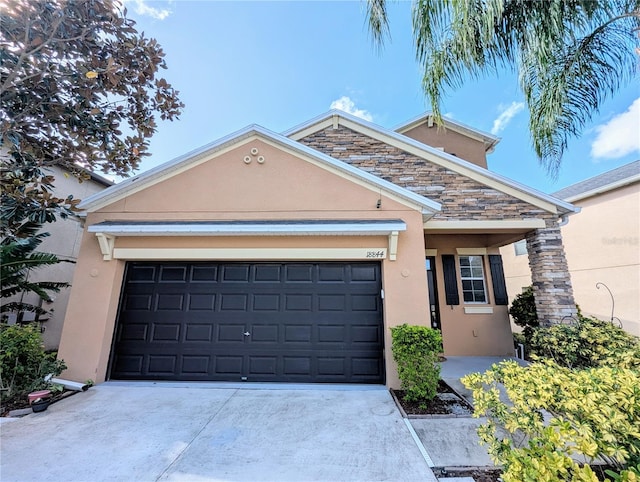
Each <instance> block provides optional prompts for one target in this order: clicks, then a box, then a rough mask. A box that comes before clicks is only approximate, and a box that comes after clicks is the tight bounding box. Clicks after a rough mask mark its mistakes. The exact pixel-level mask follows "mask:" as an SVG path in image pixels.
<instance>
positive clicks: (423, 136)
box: [403, 124, 487, 169]
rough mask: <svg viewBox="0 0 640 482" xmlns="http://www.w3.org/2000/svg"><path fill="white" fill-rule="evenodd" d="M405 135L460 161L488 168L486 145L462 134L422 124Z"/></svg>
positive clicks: (404, 133)
mask: <svg viewBox="0 0 640 482" xmlns="http://www.w3.org/2000/svg"><path fill="white" fill-rule="evenodd" d="M403 135H405V136H407V137H411V138H412V139H415V140H416V141H418V142H422V143H423V144H426V145H428V146H431V147H436V148H440V147H441V148H444V152H446V153H448V154H453V155H455V156H457V157H459V158H460V159H464V160H465V161H469V162H473V163H474V164H477V165H478V166H480V167H484V168H485V169H486V168H487V155H486V151H485V146H484V143H483V142H482V141H479V140H476V139H472V138H470V137H467V136H465V135H464V134H460V133H459V132H456V131H454V130H453V129H446V128H444V127H440V128H438V126H436V125H435V124H434V125H433V126H432V127H429V126H428V125H427V124H420V125H419V126H417V127H414V128H412V129H409V130H407V131H405V132H403Z"/></svg>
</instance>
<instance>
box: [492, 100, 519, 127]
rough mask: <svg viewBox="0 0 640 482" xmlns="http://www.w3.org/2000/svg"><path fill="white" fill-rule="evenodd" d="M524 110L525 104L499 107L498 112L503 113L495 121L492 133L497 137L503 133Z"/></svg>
mask: <svg viewBox="0 0 640 482" xmlns="http://www.w3.org/2000/svg"><path fill="white" fill-rule="evenodd" d="M522 109H524V102H515V101H514V102H511V105H508V106H504V105H500V106H498V110H499V111H501V112H500V115H499V116H498V118H497V119H496V120H494V121H493V127H492V128H491V133H492V134H493V135H494V136H495V135H496V134H498V133H499V132H502V131H503V130H504V128H505V127H507V125H508V124H509V122H511V119H513V118H514V117H515V116H516V114H517V113H518V112H520V111H521V110H522Z"/></svg>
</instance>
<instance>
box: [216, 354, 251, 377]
mask: <svg viewBox="0 0 640 482" xmlns="http://www.w3.org/2000/svg"><path fill="white" fill-rule="evenodd" d="M214 359H215V361H214V373H215V374H217V375H233V376H234V378H233V380H239V379H240V377H241V376H242V369H243V366H244V357H242V356H239V355H216V356H215V357H214Z"/></svg>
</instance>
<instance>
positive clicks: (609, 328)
mask: <svg viewBox="0 0 640 482" xmlns="http://www.w3.org/2000/svg"><path fill="white" fill-rule="evenodd" d="M530 346H531V349H532V350H533V352H534V353H535V354H536V356H537V357H538V358H539V357H544V358H549V359H552V360H555V361H556V363H558V364H559V365H562V366H565V367H570V368H590V367H601V366H608V367H620V368H635V369H640V340H639V339H638V338H637V337H635V336H633V335H631V334H629V333H627V332H626V331H624V330H622V329H621V328H618V327H617V326H614V325H613V324H611V323H609V322H607V321H601V320H598V319H595V318H587V317H584V316H582V315H578V321H577V323H575V324H573V325H565V324H560V325H553V326H551V327H549V328H540V329H538V330H536V331H535V333H534V335H533V336H532V337H531V341H530Z"/></svg>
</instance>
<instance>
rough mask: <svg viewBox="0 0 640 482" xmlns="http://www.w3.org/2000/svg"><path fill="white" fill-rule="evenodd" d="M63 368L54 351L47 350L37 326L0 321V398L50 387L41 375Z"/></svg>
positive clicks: (59, 370)
mask: <svg viewBox="0 0 640 482" xmlns="http://www.w3.org/2000/svg"><path fill="white" fill-rule="evenodd" d="M65 368H66V366H65V364H64V362H63V361H61V360H56V356H55V354H50V353H46V352H45V350H44V345H43V344H42V335H41V334H40V330H38V328H37V327H36V326H34V325H32V324H31V325H11V326H8V325H0V388H2V390H1V391H0V394H1V395H0V397H1V398H0V400H1V401H2V402H5V401H8V400H12V399H17V398H20V397H26V394H28V393H29V392H32V391H34V390H39V389H44V388H48V387H49V383H48V382H45V380H44V377H45V376H47V375H48V374H53V375H54V376H57V375H60V373H62V371H63V370H64V369H65Z"/></svg>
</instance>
